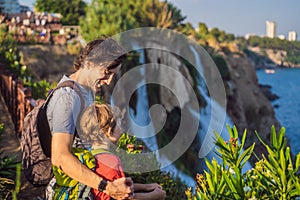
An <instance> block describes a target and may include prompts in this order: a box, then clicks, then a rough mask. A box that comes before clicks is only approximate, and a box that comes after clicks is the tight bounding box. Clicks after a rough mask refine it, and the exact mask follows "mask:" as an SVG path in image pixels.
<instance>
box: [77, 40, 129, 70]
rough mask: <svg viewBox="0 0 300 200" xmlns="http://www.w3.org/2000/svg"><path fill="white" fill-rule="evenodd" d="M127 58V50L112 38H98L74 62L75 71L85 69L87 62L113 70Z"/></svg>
mask: <svg viewBox="0 0 300 200" xmlns="http://www.w3.org/2000/svg"><path fill="white" fill-rule="evenodd" d="M125 58H126V53H125V50H124V49H123V48H122V47H121V46H120V45H119V44H118V43H117V42H116V41H115V40H113V39H111V38H106V39H102V38H97V39H95V40H92V41H90V42H89V43H88V44H87V45H86V46H85V48H84V49H82V51H81V53H80V55H79V56H78V57H77V58H76V60H75V61H74V64H73V66H74V69H75V71H77V70H79V69H80V68H82V67H83V65H84V62H85V61H89V62H91V63H94V64H95V65H102V66H104V67H105V68H109V69H113V68H115V67H117V66H119V65H120V64H121V63H122V62H123V61H124V60H125Z"/></svg>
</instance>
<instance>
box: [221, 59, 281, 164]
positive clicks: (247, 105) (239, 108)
mask: <svg viewBox="0 0 300 200" xmlns="http://www.w3.org/2000/svg"><path fill="white" fill-rule="evenodd" d="M223 57H224V58H225V60H226V62H227V65H228V69H229V71H230V76H231V81H229V82H227V84H228V86H229V93H228V95H227V98H228V104H227V113H228V114H229V116H230V117H231V119H232V120H233V122H234V124H235V125H236V126H237V128H238V130H239V132H240V133H243V130H244V129H247V133H248V138H247V140H246V146H249V145H251V144H252V143H253V142H256V148H255V152H256V153H257V155H259V156H260V155H261V153H262V145H261V143H260V142H259V141H258V139H257V137H256V136H255V134H254V131H257V132H258V133H259V134H260V135H261V136H262V138H264V140H265V141H267V142H268V141H269V140H270V139H269V138H270V137H269V136H270V130H271V126H272V125H275V127H276V128H277V129H278V127H279V122H278V120H277V119H276V117H275V113H274V109H273V107H272V105H271V103H270V101H269V100H268V99H267V97H266V96H265V95H264V93H263V91H262V90H261V89H260V87H259V85H258V79H257V75H256V71H255V66H254V64H253V62H251V61H250V60H248V59H247V58H246V57H245V56H243V55H242V54H235V53H233V54H229V55H225V54H223ZM252 159H253V158H252Z"/></svg>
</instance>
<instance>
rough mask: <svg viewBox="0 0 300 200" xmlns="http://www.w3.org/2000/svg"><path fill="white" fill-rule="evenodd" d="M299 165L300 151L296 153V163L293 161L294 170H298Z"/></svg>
mask: <svg viewBox="0 0 300 200" xmlns="http://www.w3.org/2000/svg"><path fill="white" fill-rule="evenodd" d="M299 166H300V153H298V155H297V157H296V163H295V170H296V171H298V169H299Z"/></svg>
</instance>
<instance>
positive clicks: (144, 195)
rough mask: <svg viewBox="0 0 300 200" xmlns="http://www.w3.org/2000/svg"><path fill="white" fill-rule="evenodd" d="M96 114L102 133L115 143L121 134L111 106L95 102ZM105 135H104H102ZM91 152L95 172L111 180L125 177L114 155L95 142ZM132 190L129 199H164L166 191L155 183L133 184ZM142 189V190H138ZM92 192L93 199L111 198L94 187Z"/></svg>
mask: <svg viewBox="0 0 300 200" xmlns="http://www.w3.org/2000/svg"><path fill="white" fill-rule="evenodd" d="M95 109H96V115H97V118H98V121H99V125H100V128H101V130H102V131H103V133H104V134H105V135H106V137H107V138H108V139H109V140H110V142H111V143H113V144H114V145H116V144H117V143H118V140H119V138H120V136H121V133H122V132H121V130H120V127H119V126H118V124H117V121H116V119H115V118H114V113H113V110H112V108H111V107H110V106H109V105H108V104H96V105H95ZM104 137H105V136H104ZM92 145H93V146H92V148H93V149H94V150H92V153H93V154H94V156H95V159H96V166H95V172H96V173H97V174H99V175H100V176H102V177H103V178H104V179H106V180H108V181H113V180H115V179H117V178H121V177H125V174H124V172H123V166H122V163H121V161H120V159H119V157H117V156H116V155H114V154H112V153H109V152H108V151H105V150H104V151H103V149H97V144H92ZM133 191H134V192H135V193H134V194H132V197H131V199H136V200H139V199H143V200H147V199H149V200H150V199H151V200H156V199H157V200H160V199H165V196H166V192H165V191H164V190H163V189H162V187H161V186H160V185H159V184H157V183H152V184H138V183H134V184H133ZM138 191H143V192H138ZM92 193H93V196H94V198H95V199H101V200H106V199H107V200H110V199H111V198H110V197H109V196H108V195H107V194H105V193H104V192H100V191H98V190H96V189H92Z"/></svg>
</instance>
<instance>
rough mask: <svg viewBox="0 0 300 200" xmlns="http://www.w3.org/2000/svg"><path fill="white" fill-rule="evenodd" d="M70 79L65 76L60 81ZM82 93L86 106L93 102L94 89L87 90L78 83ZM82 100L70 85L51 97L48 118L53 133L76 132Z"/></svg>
mask: <svg viewBox="0 0 300 200" xmlns="http://www.w3.org/2000/svg"><path fill="white" fill-rule="evenodd" d="M66 80H70V79H69V78H68V77H67V76H64V77H63V78H62V79H61V81H60V83H61V82H63V81H66ZM75 84H77V86H78V87H79V89H80V91H81V94H82V96H83V98H84V101H85V102H84V106H85V107H87V106H89V105H91V104H92V103H93V101H94V100H93V99H94V98H93V95H92V91H87V90H86V89H84V88H83V87H82V86H80V85H79V84H78V83H75ZM80 108H81V101H80V96H79V95H78V94H77V92H76V91H75V90H73V89H72V88H70V87H62V88H59V89H57V90H56V91H55V92H54V94H53V96H52V97H51V99H50V102H49V103H48V107H47V118H48V122H49V126H50V130H51V132H52V133H57V132H60V133H70V134H74V132H75V127H76V123H77V118H78V116H79V114H80Z"/></svg>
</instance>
